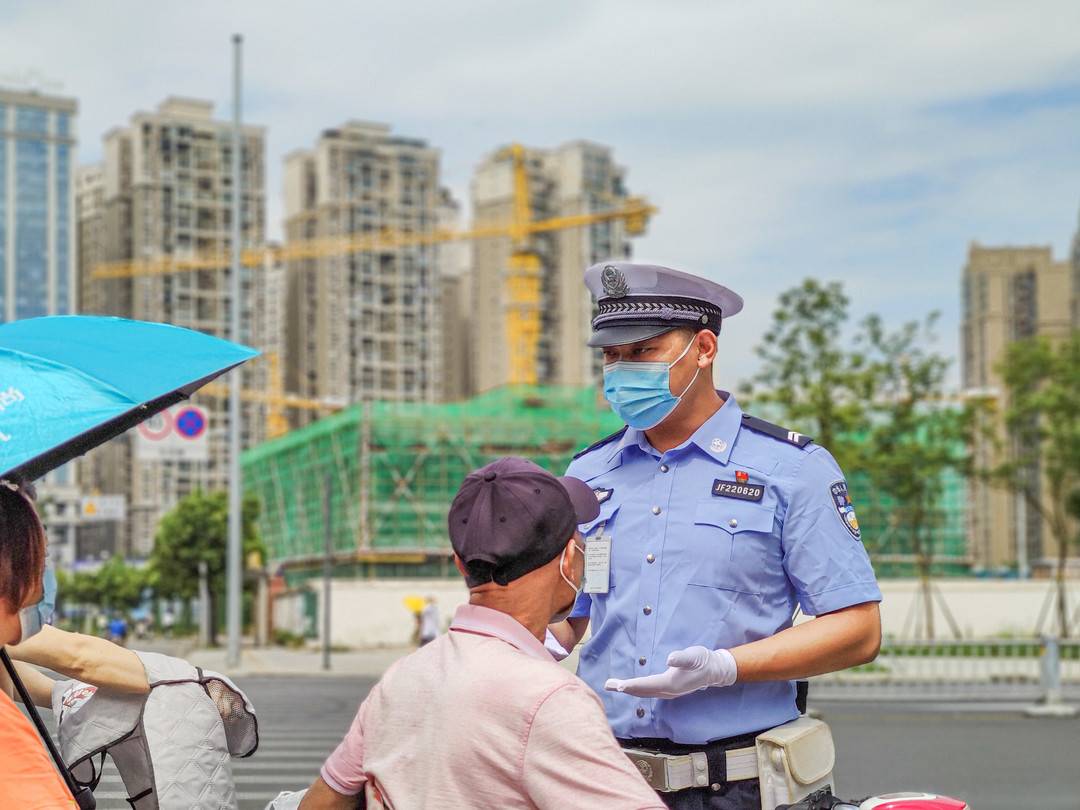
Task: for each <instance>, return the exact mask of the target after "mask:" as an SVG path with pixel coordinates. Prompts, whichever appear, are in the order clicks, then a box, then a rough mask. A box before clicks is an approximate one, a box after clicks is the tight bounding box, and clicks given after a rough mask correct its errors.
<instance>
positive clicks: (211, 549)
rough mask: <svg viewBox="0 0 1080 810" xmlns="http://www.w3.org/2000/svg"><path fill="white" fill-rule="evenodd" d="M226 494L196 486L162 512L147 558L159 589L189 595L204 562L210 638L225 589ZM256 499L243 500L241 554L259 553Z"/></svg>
mask: <svg viewBox="0 0 1080 810" xmlns="http://www.w3.org/2000/svg"><path fill="white" fill-rule="evenodd" d="M228 511H229V507H228V494H227V493H225V492H213V493H203V492H194V493H192V494H191V495H188V496H187V497H186V498H184V499H183V500H181V501H180V503H178V504H177V505H176V508H174V509H173V510H172V511H171V512H169V513H168V514H167V515H165V517H164V518H162V520H161V523H160V524H159V525H158V530H157V534H156V536H155V537H154V550H153V553H152V554H151V556H150V564H151V566H152V568H153V570H154V572H155V575H156V577H157V582H158V593H159V594H160V595H161V596H166V597H179V598H182V599H191V598H193V597H195V596H196V595H197V594H198V592H199V563H200V562H204V563H206V568H207V581H208V587H209V591H210V605H209V608H210V617H211V621H210V642H211V643H214V642H215V640H216V637H217V634H216V630H217V627H216V625H217V608H218V605H219V600H220V598H221V596H222V594H224V592H225V568H226V563H225V557H226V545H227V541H228ZM258 517H259V502H258V500H257V499H255V498H247V499H245V500H244V505H243V516H242V520H241V536H242V538H243V554H244V558H245V559H246V558H247V556H248V555H249V554H250V553H252V552H259V553H263V545H262V541H261V540H260V538H259V532H258V528H257V525H256V521H257V520H258Z"/></svg>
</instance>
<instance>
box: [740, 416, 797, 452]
mask: <svg viewBox="0 0 1080 810" xmlns="http://www.w3.org/2000/svg"><path fill="white" fill-rule="evenodd" d="M742 419H743V422H742V423H743V427H745V428H749V429H750V430H752V431H754V432H755V433H764V434H765V435H766V436H771V437H772V438H774V439H778V440H780V441H782V442H787V443H788V444H793V445H795V446H796V447H806V445H808V444H810V442H812V441H813V439H811V438H810V437H809V436H804V435H803V434H801V433H798V432H797V431H794V430H788V429H787V428H786V427H780V425H774V424H773V423H772V422H766V421H765V420H764V419H758V418H757V417H756V416H751V415H750V414H748V413H744V414H743V417H742Z"/></svg>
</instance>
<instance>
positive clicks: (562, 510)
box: [447, 456, 600, 586]
mask: <svg viewBox="0 0 1080 810" xmlns="http://www.w3.org/2000/svg"><path fill="white" fill-rule="evenodd" d="M599 514H600V504H599V503H598V502H597V500H596V495H595V494H594V493H593V491H592V489H590V488H589V485H588V484H586V483H585V482H584V481H580V480H578V479H577V478H570V477H562V478H556V477H555V476H554V475H552V474H551V473H549V472H548V471H547V470H545V469H543V468H542V467H539V466H537V465H536V464H534V463H533V462H531V461H529V460H528V459H524V458H519V457H517V456H509V457H507V458H500V459H498V460H497V461H493V462H491V463H490V464H488V465H487V466H485V467H481V468H480V469H479V470H475V471H474V472H471V473H469V475H468V476H466V478H465V481H464V482H462V484H461V489H459V490H458V493H457V495H456V496H455V497H454V502H453V503H452V504H451V505H450V514H449V516H448V518H447V521H448V523H449V529H450V545H452V546H453V548H454V553H455V554H457V556H458V558H459V559H460V560H461V563H462V565H463V566H464V568H465V571H466V576H465V579H466V582H467V583H468V584H469V585H470V586H476V585H483V584H484V583H486V582H495V583H497V584H499V585H506V584H507V583H509V582H512V581H513V580H515V579H517V578H518V577H521V576H524V575H525V574H527V573H529V572H530V571H533V570H535V569H537V568H539V567H540V566H542V565H546V564H547V563H549V562H551V561H552V560H553V559H555V557H556V556H558V555H559V553H560V552H561V551H562V550H563V549H564V548H565V547H566V543H567V541H568V540H569V539H570V535H572V534H573V533H574V529H575V528H576V527H577V525H578V524H579V523H587V522H589V521H590V520H593V519H595V518H596V516H597V515H599Z"/></svg>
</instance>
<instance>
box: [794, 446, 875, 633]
mask: <svg viewBox="0 0 1080 810" xmlns="http://www.w3.org/2000/svg"><path fill="white" fill-rule="evenodd" d="M783 549H784V570H785V572H786V573H787V576H788V579H789V580H790V581H791V583H792V585H793V586H794V588H795V593H796V595H797V597H798V600H799V605H800V607H801V608H802V609H803V612H804V613H806V614H808V615H811V616H820V615H822V614H824V613H831V612H833V611H836V610H841V609H843V608H846V607H852V606H853V605H860V604H863V603H865V602H880V601H881V590H880V589H879V588H878V584H877V579H876V578H875V576H874V569H873V566H872V565H871V564H870V557H869V555H868V554H867V553H866V548H865V546H863V543H862V536H861V531H860V529H859V526H858V519H857V518H856V517H855V505H854V504H853V503H851V499H850V497H849V496H848V494H847V482H846V480H845V479H844V474H843V472H842V471H841V470H840V466H839V465H838V464H837V463H836V461H835V459H833V457H832V456H831V455H830V454H829V452H828V451H827V450H825V449H824V448H821V447H817V448H815V449H814V450H812V451H810V452H808V453H807V454H806V455H805V456H804V457H803V459H802V463H801V464H800V466H799V468H798V469H797V471H796V474H795V478H794V481H793V483H792V488H791V497H790V500H789V502H788V508H787V514H786V516H785V518H784V529H783Z"/></svg>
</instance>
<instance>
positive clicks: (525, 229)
mask: <svg viewBox="0 0 1080 810" xmlns="http://www.w3.org/2000/svg"><path fill="white" fill-rule="evenodd" d="M496 159H504V160H510V161H511V163H512V174H513V208H512V216H511V219H510V220H509V221H508V222H503V223H496V224H491V225H481V226H474V227H472V228H469V229H466V230H452V229H444V228H435V229H433V230H430V231H425V232H421V233H414V232H406V231H391V230H389V229H383V230H382V231H379V232H376V233H370V234H350V235H347V236H340V237H326V238H320V239H309V240H297V241H291V242H288V243H286V244H284V245H268V246H264V247H258V248H249V249H247V250H244V251H242V253H241V256H240V263H241V264H242V265H243V266H245V267H253V268H258V267H264V266H265V264H266V262H267V261H268V260H270V261H279V262H289V261H299V260H303V259H319V258H323V257H327V256H345V255H350V254H354V253H375V252H379V251H386V250H395V249H398V248H407V247H418V246H425V245H438V244H445V243H448V242H464V241H476V240H482V239H500V238H503V239H505V238H509V239H510V244H511V253H510V259H509V266H508V268H507V274H506V282H505V301H506V310H505V316H506V338H507V342H508V344H509V346H510V348H511V351H510V369H509V382H510V383H536V382H537V365H538V363H537V348H538V345H539V341H540V325H541V323H540V314H541V313H540V309H541V304H542V283H541V282H542V279H541V260H540V255H539V253H538V252H537V250H536V248H535V246H534V245H533V243H532V237H533V236H536V235H537V234H543V233H552V232H557V231H564V230H569V229H572V228H583V227H588V226H590V225H595V224H597V223H601V222H615V221H620V222H623V223H624V225H625V227H626V232H627V234H628V235H630V236H637V235H640V234H642V233H644V231H645V228H646V226H647V225H648V221H649V218H650V217H652V216H653V215H654V214H656V213H657V211H658V209H657V208H656V207H655V206H653V205H651V204H650V203H649V202H648V200H646V199H645V198H643V197H627V198H626V199H625V200H624V201H622V204H621V205H614V206H612V207H611V208H607V209H604V210H602V211H593V212H589V213H584V214H575V215H571V216H563V217H550V218H547V219H533V218H532V205H531V196H530V193H529V177H528V167H527V165H526V155H525V148H524V147H523V146H522V145H521V144H518V143H514V144H511V145H510V146H508V147H506V148H504V149H502V150H500V151H499V152H498V153H497V154H496ZM224 263H225V259H224V258H223V257H222V256H221V255H220V254H215V255H203V256H188V257H183V256H174V255H165V256H158V257H153V258H144V259H135V260H130V261H114V262H102V263H100V264H97V265H95V267H94V269H93V271H92V272H91V274H90V278H92V279H94V280H103V279H119V278H132V277H136V276H154V275H166V274H172V273H183V272H193V271H197V270H219V269H221V268H222V267H223V266H224ZM269 387H270V390H269V391H267V392H254V391H248V392H245V393H244V396H245V398H248V399H255V400H258V401H262V402H266V403H267V404H268V405H270V406H271V408H270V409H269V410H268V412H267V419H268V425H267V433H268V434H269V435H271V436H274V435H281V434H282V433H284V432H285V431H286V430H287V427H286V425H285V420H284V415H283V408H286V407H299V408H316V409H325V408H327V405H326V403H322V402H320V401H318V400H308V399H305V398H303V397H295V396H292V395H289V394H285V393H283V390H282V385H281V369H280V363H279V362H278V361H277V360H276V359H275V360H274V361H272V362H271V374H270V385H269ZM301 403H303V404H301Z"/></svg>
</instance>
